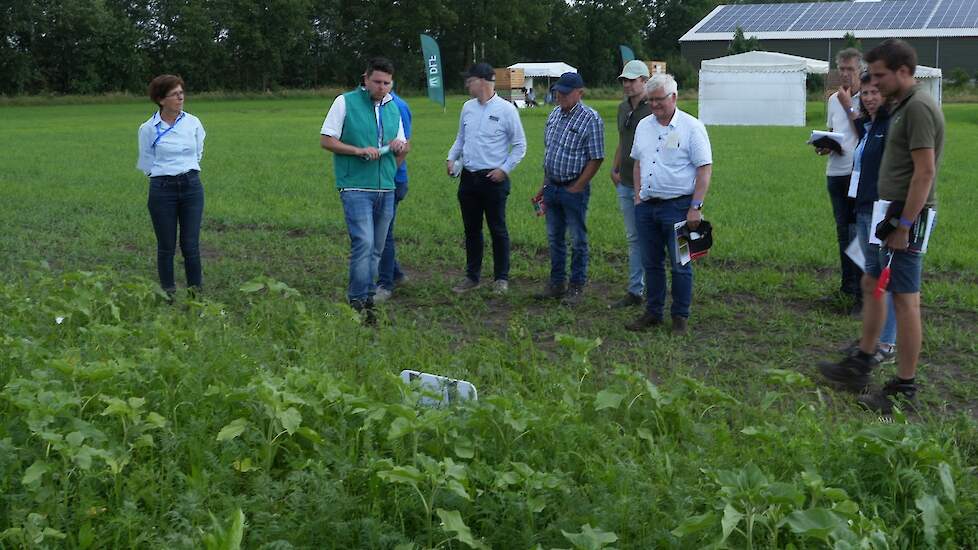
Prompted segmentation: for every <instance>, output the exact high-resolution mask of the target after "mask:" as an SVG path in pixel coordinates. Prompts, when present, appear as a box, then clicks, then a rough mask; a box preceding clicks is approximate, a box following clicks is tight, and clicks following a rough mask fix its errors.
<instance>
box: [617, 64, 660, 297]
mask: <svg viewBox="0 0 978 550" xmlns="http://www.w3.org/2000/svg"><path fill="white" fill-rule="evenodd" d="M648 80H649V67H648V65H646V64H645V62H644V61H639V60H637V59H633V60H631V61H629V62H628V63H626V64H625V67H624V69H622V71H621V75H620V76H619V77H618V81H619V82H621V87H622V91H623V92H624V94H625V99H624V100H623V101H622V102H621V104H620V105H618V148H617V149H615V164H614V166H612V168H611V182H612V183H614V184H615V193H616V194H617V196H618V207H619V208H620V209H621V215H622V217H623V218H624V220H625V239H626V240H627V241H628V289H627V290H626V292H625V296H624V297H622V298H621V299H620V300H618V301H616V302H614V303H612V304H611V305H610V306H609V307H610V308H612V309H617V308H622V307H629V306H638V305H641V304H642V294H643V293H644V291H645V268H644V267H643V266H642V247H641V246H640V245H639V242H638V229H636V227H635V187H634V185H633V184H632V168H633V167H634V166H635V161H634V160H632V157H631V155H630V154H629V153H630V152H631V150H632V142H633V141H634V140H635V128H636V127H637V126H638V123H639V121H640V120H642V119H643V118H645V117H647V116H649V115H650V114H652V107H651V105H649V102H648V101H647V100H646V99H645V83H646V82H647V81H648Z"/></svg>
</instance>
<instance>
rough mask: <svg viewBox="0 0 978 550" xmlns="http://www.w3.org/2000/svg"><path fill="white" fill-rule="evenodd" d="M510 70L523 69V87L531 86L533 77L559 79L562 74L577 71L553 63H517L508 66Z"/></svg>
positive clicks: (559, 62)
mask: <svg viewBox="0 0 978 550" xmlns="http://www.w3.org/2000/svg"><path fill="white" fill-rule="evenodd" d="M509 68H510V69H523V76H524V77H525V78H526V81H525V84H524V86H533V78H534V77H538V78H539V77H542V78H546V79H548V82H549V79H551V78H560V75H562V74H564V73H576V72H577V69H575V68H574V67H571V66H570V65H568V64H567V63H563V62H561V61H554V62H550V63H517V64H515V65H510V66H509Z"/></svg>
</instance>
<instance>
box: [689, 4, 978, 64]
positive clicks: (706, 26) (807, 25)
mask: <svg viewBox="0 0 978 550" xmlns="http://www.w3.org/2000/svg"><path fill="white" fill-rule="evenodd" d="M737 27H740V28H742V29H743V30H744V35H745V36H747V37H748V38H749V37H751V36H754V37H756V38H757V39H758V41H759V42H760V47H761V49H762V50H767V51H773V52H782V53H787V54H793V55H800V56H803V57H810V58H814V59H824V60H826V61H829V62H830V63H833V64H834V59H833V58H834V57H835V54H836V52H838V51H839V50H840V49H842V48H845V39H844V36H845V34H846V33H849V32H851V33H852V34H854V35H855V36H856V38H858V39H859V40H860V41H861V42H862V45H863V48H864V49H870V48H872V47H873V46H875V45H877V44H879V43H880V42H882V41H883V40H885V39H887V38H902V39H904V40H906V41H907V42H908V43H910V45H911V46H913V47H914V48H915V49H916V50H917V56H918V59H919V62H920V63H921V64H923V65H930V66H933V67H938V68H940V69H942V70H943V71H944V73H945V74H949V73H950V71H951V70H952V69H955V68H958V67H960V68H963V69H965V70H967V71H968V72H969V73H971V74H974V73H975V71H976V70H978V0H854V1H851V2H806V3H792V4H734V5H722V6H718V7H717V8H716V9H714V10H713V11H712V12H710V14H709V15H707V16H706V17H704V18H703V20H701V21H700V22H699V23H697V24H696V25H695V26H694V27H693V28H692V29H690V30H689V32H687V33H686V34H685V35H683V37H682V38H680V39H679V42H680V45H681V48H682V54H683V57H685V58H686V59H687V60H688V61H689V62H690V63H692V64H693V66H694V67H699V66H700V62H701V61H703V60H704V59H713V58H715V57H720V56H723V55H726V53H727V46H728V45H729V43H730V41H731V40H733V34H734V31H736V30H737Z"/></svg>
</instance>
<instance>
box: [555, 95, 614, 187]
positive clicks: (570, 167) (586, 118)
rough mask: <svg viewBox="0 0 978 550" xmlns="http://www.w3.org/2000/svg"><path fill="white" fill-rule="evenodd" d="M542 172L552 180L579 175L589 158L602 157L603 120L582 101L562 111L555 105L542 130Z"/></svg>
mask: <svg viewBox="0 0 978 550" xmlns="http://www.w3.org/2000/svg"><path fill="white" fill-rule="evenodd" d="M543 142H544V145H545V148H546V149H545V151H544V153H543V171H544V173H545V174H546V176H547V178H548V179H550V180H552V181H558V182H563V181H569V180H573V179H576V178H577V177H578V176H579V175H581V171H583V170H584V166H585V165H586V164H587V163H588V161H591V160H595V159H603V158H604V121H602V120H601V117H600V116H599V115H598V112H597V111H595V110H594V109H592V108H590V107H588V106H587V105H585V104H584V103H583V102H578V104H577V105H575V106H574V107H572V108H571V110H570V111H568V112H566V113H565V112H563V110H561V108H560V107H556V108H555V109H554V110H553V112H552V113H550V116H549V117H548V118H547V126H546V128H545V129H544V133H543Z"/></svg>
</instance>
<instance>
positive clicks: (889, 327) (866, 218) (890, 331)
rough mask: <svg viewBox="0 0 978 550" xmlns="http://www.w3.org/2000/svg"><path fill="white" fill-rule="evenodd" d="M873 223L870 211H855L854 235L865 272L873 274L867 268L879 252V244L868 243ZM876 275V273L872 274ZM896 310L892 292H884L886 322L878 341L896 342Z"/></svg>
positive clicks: (885, 342)
mask: <svg viewBox="0 0 978 550" xmlns="http://www.w3.org/2000/svg"><path fill="white" fill-rule="evenodd" d="M872 223H873V213H872V212H865V213H863V212H857V213H856V236H857V237H858V238H859V244H860V245H861V246H862V248H863V257H864V258H866V260H867V261H866V264H867V270H866V271H867V272H868V273H869V274H870V275H873V273H872V272H870V269H869V268H868V266H869V264H870V263H871V261H870V260H871V259H872V258H873V257H874V256H876V255H877V254H879V246H877V245H871V244H869V235H870V231H875V229H876V228H874V227H872ZM873 276H876V275H873ZM896 330H897V328H896V310H894V309H893V294H891V293H889V292H887V293H886V323H884V324H883V332H882V333H880V342H882V343H884V344H890V345H892V344H894V343H896Z"/></svg>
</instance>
